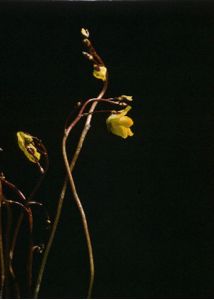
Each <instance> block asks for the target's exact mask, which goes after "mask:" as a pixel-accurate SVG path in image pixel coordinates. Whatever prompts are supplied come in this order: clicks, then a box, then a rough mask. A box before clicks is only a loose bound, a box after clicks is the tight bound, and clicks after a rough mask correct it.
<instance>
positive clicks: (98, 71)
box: [93, 65, 107, 81]
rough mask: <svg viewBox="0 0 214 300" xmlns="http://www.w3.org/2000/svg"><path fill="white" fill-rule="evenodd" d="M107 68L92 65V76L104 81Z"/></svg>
mask: <svg viewBox="0 0 214 300" xmlns="http://www.w3.org/2000/svg"><path fill="white" fill-rule="evenodd" d="M106 74H107V69H106V67H105V66H99V65H94V71H93V76H94V77H95V78H97V79H101V80H102V81H106Z"/></svg>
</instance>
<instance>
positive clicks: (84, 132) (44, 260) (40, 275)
mask: <svg viewBox="0 0 214 300" xmlns="http://www.w3.org/2000/svg"><path fill="white" fill-rule="evenodd" d="M107 87H108V79H107V80H106V81H105V82H104V84H103V88H102V90H101V92H100V93H99V95H98V96H97V99H100V98H102V97H103V96H104V95H105V93H106V90H107ZM96 106H97V101H96V102H93V103H92V105H91V107H90V110H89V113H90V114H89V115H88V116H87V118H86V121H85V125H84V128H83V130H82V133H81V136H80V138H79V142H78V144H77V147H76V150H75V153H74V155H73V158H72V160H71V162H70V171H71V172H72V171H73V169H74V167H75V164H76V161H77V159H78V157H79V154H80V151H81V149H82V146H83V143H84V140H85V138H86V135H87V133H88V130H89V125H90V123H91V119H92V116H93V111H94V110H95V108H96ZM67 186H68V175H66V177H65V180H64V183H63V186H62V190H61V193H60V196H59V200H58V206H57V212H56V216H55V219H54V222H53V225H52V229H51V233H50V237H49V240H48V242H47V245H46V248H45V251H44V254H43V258H42V262H41V266H40V269H39V273H38V277H37V281H36V286H35V290H34V299H37V298H38V295H39V291H40V288H41V282H42V278H43V274H44V271H45V266H46V263H47V259H48V255H49V253H50V249H51V246H52V244H53V241H54V237H55V234H56V230H57V227H58V224H59V220H60V216H61V212H62V206H63V203H64V198H65V193H66V190H67Z"/></svg>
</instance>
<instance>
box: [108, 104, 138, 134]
mask: <svg viewBox="0 0 214 300" xmlns="http://www.w3.org/2000/svg"><path fill="white" fill-rule="evenodd" d="M130 109H131V106H127V107H126V108H125V109H123V110H121V111H120V112H119V113H112V114H111V115H110V116H109V117H108V118H107V120H106V125H107V128H108V130H109V131H111V132H112V133H113V134H115V135H118V136H120V137H122V138H123V139H126V138H127V137H128V136H133V135H134V133H133V132H132V131H131V129H130V127H131V126H132V125H133V124H134V122H133V120H132V119H131V118H130V117H128V116H126V114H127V113H128V112H129V111H130Z"/></svg>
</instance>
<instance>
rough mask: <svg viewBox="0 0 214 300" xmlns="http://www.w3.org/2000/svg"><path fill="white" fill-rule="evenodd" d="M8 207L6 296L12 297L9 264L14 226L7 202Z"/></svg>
mask: <svg viewBox="0 0 214 300" xmlns="http://www.w3.org/2000/svg"><path fill="white" fill-rule="evenodd" d="M6 209H7V224H6V230H5V296H6V298H10V295H9V294H8V293H9V292H10V289H9V282H10V270H9V264H10V257H9V252H10V242H11V226H12V219H13V218H12V209H11V207H10V205H8V204H6Z"/></svg>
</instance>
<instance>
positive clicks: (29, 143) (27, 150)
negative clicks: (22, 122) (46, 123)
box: [16, 131, 41, 163]
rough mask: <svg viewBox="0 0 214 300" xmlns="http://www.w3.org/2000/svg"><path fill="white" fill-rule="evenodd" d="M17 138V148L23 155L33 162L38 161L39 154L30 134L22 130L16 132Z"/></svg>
mask: <svg viewBox="0 0 214 300" xmlns="http://www.w3.org/2000/svg"><path fill="white" fill-rule="evenodd" d="M16 135H17V139H18V145H19V148H20V149H21V150H22V151H23V152H24V154H25V156H26V157H27V158H28V159H29V160H30V161H31V162H33V163H38V161H39V160H40V158H41V154H40V153H39V152H38V150H37V149H36V147H35V145H34V140H33V137H32V135H30V134H29V133H25V132H23V131H18V132H17V134H16Z"/></svg>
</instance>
